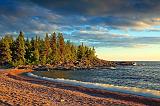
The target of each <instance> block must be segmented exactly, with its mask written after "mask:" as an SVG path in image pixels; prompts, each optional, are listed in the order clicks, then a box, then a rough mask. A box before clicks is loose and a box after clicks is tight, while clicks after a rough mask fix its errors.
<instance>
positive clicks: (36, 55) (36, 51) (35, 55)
mask: <svg viewBox="0 0 160 106" xmlns="http://www.w3.org/2000/svg"><path fill="white" fill-rule="evenodd" d="M39 57H40V55H39V41H38V37H37V36H36V39H35V40H34V51H33V58H34V64H35V65H38V64H39Z"/></svg>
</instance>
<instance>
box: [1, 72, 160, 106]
mask: <svg viewBox="0 0 160 106" xmlns="http://www.w3.org/2000/svg"><path fill="white" fill-rule="evenodd" d="M31 71H32V70H16V69H12V70H0V106H12V105H13V106H15V105H17V106H88V105H89V106H145V105H150V106H151V105H153V106H158V105H160V99H154V98H146V97H140V96H134V95H129V94H122V93H117V92H109V91H103V90H96V89H89V88H84V87H76V86H72V85H68V84H64V83H57V82H50V81H43V80H40V79H35V78H31V77H27V76H22V75H20V74H22V73H24V72H31Z"/></svg>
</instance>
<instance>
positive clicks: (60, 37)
mask: <svg viewBox="0 0 160 106" xmlns="http://www.w3.org/2000/svg"><path fill="white" fill-rule="evenodd" d="M57 43H58V48H59V52H60V61H61V62H62V63H63V62H64V54H65V42H64V38H63V35H62V33H59V34H58V42H57Z"/></svg>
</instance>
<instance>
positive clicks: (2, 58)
mask: <svg viewBox="0 0 160 106" xmlns="http://www.w3.org/2000/svg"><path fill="white" fill-rule="evenodd" d="M11 53H12V52H11V50H10V41H9V40H8V38H7V36H5V37H4V38H2V39H1V41H0V63H1V64H3V65H6V64H11V61H12V56H11Z"/></svg>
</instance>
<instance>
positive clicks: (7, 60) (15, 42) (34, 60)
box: [0, 31, 97, 66]
mask: <svg viewBox="0 0 160 106" xmlns="http://www.w3.org/2000/svg"><path fill="white" fill-rule="evenodd" d="M96 58H97V57H96V55H95V49H94V47H88V46H85V45H84V44H83V43H82V44H81V45H76V44H73V43H71V42H70V41H69V40H68V41H65V39H64V37H63V34H62V33H58V34H57V33H55V32H54V33H52V34H51V35H50V36H49V34H48V33H46V35H45V37H44V38H41V37H38V36H35V37H34V38H31V39H30V38H25V36H24V33H23V32H21V31H20V33H19V35H18V36H17V38H13V36H11V35H5V36H3V37H1V38H0V65H1V66H19V65H47V64H49V65H57V64H64V63H65V64H66V63H76V62H82V61H85V63H86V64H87V65H89V64H90V62H91V61H92V60H94V59H96Z"/></svg>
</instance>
